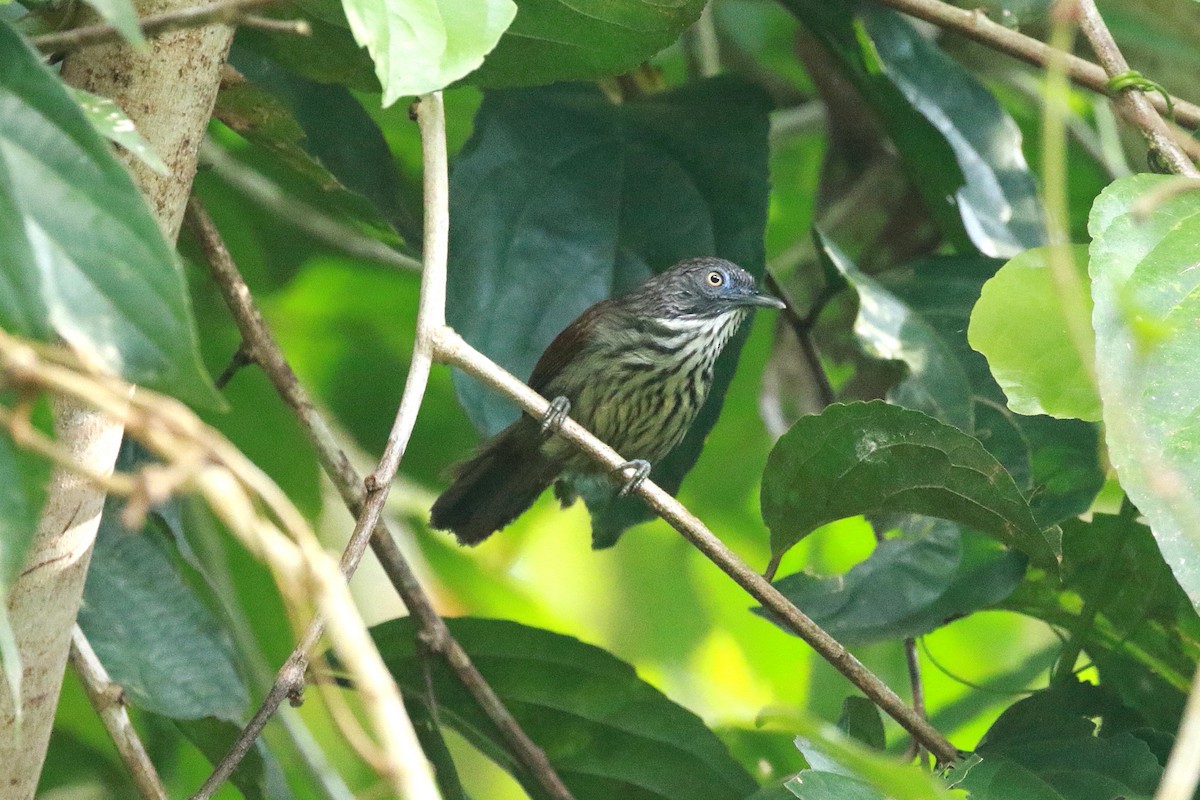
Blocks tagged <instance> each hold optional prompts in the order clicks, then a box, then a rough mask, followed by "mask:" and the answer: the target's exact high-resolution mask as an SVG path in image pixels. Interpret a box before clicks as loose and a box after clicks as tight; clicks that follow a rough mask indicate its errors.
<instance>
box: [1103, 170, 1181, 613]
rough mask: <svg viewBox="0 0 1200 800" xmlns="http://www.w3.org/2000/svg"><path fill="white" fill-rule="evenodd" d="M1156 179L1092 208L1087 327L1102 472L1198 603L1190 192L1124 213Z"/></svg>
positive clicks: (1116, 187) (1116, 190) (1109, 195)
mask: <svg viewBox="0 0 1200 800" xmlns="http://www.w3.org/2000/svg"><path fill="white" fill-rule="evenodd" d="M1168 180H1171V178H1168V177H1164V176H1149V175H1136V176H1132V177H1130V178H1124V179H1121V180H1117V181H1115V182H1113V183H1112V184H1111V185H1110V186H1109V187H1108V188H1107V189H1106V190H1105V191H1104V192H1103V193H1102V194H1101V195H1100V197H1099V198H1097V200H1096V202H1095V204H1094V205H1093V207H1092V217H1091V220H1090V222H1089V230H1090V232H1091V234H1092V247H1091V264H1090V272H1091V276H1092V298H1093V301H1094V302H1095V311H1094V314H1093V317H1092V322H1093V326H1094V328H1095V331H1096V372H1097V375H1098V379H1099V382H1100V397H1101V399H1102V400H1103V405H1104V423H1105V430H1106V433H1107V440H1108V448H1109V454H1110V457H1111V459H1112V463H1113V466H1114V467H1116V469H1117V474H1118V475H1119V477H1120V479H1121V485H1122V486H1123V487H1124V489H1125V491H1126V492H1127V493H1128V495H1129V497H1130V499H1132V500H1133V502H1134V504H1135V505H1136V506H1137V507H1138V508H1139V509H1140V510H1141V512H1142V513H1143V514H1145V515H1146V517H1147V518H1148V519H1149V520H1150V527H1151V529H1152V530H1153V531H1154V536H1155V538H1157V539H1158V544H1159V547H1161V548H1162V552H1163V556H1164V557H1165V558H1166V561H1167V563H1168V564H1170V565H1171V569H1172V570H1174V573H1175V579H1176V580H1177V581H1179V584H1180V585H1181V586H1182V587H1183V588H1184V590H1185V591H1186V592H1187V593H1188V596H1189V597H1191V598H1192V603H1193V604H1200V501H1197V498H1198V497H1200V416H1198V415H1197V412H1196V398H1197V397H1200V372H1197V370H1196V369H1195V358H1196V353H1197V352H1200V326H1197V324H1196V320H1197V319H1200V270H1197V269H1196V256H1195V242H1196V240H1197V237H1200V195H1197V193H1196V192H1184V193H1181V194H1177V195H1176V196H1174V197H1172V198H1169V199H1166V200H1164V201H1162V202H1160V203H1157V204H1155V205H1154V206H1153V208H1152V209H1150V210H1149V211H1148V213H1146V214H1141V213H1139V212H1138V211H1136V210H1135V208H1134V207H1135V204H1136V203H1137V202H1138V200H1139V199H1140V198H1142V197H1144V196H1145V194H1146V193H1147V192H1148V191H1151V190H1152V189H1154V188H1156V187H1159V186H1161V185H1163V183H1164V182H1165V181H1168Z"/></svg>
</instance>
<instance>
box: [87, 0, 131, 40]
mask: <svg viewBox="0 0 1200 800" xmlns="http://www.w3.org/2000/svg"><path fill="white" fill-rule="evenodd" d="M86 2H87V4H88V5H89V6H91V7H92V8H94V9H95V10H96V13H98V14H99V15H100V16H101V17H103V18H104V21H105V22H107V23H108V24H109V25H112V26H113V27H114V28H116V29H117V30H118V31H119V32H120V34H121V36H122V37H123V38H124V39H125V40H126V41H127V42H130V43H132V44H134V45H144V44H145V43H146V37H145V36H144V35H142V29H141V27H140V26H139V25H138V14H137V9H135V8H134V7H133V2H132V0H86Z"/></svg>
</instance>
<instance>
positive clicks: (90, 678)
mask: <svg viewBox="0 0 1200 800" xmlns="http://www.w3.org/2000/svg"><path fill="white" fill-rule="evenodd" d="M70 657H71V666H73V667H74V668H75V674H76V675H78V676H79V680H80V682H81V683H82V684H83V690H84V692H85V693H86V694H87V697H88V702H90V703H91V704H92V708H93V709H95V711H96V713H97V714H98V715H99V716H100V720H101V722H103V723H104V727H105V729H107V730H108V735H109V736H110V737H112V740H113V744H115V745H116V746H117V753H118V754H119V755H120V756H121V761H122V762H124V764H125V769H127V770H128V771H129V776H130V777H131V778H132V779H133V783H134V786H136V787H137V790H138V794H140V795H141V796H142V797H143V798H145V800H167V798H168V795H167V790H166V789H165V788H164V787H163V784H162V780H161V779H160V778H159V777H158V771H157V770H155V769H154V764H153V763H152V762H151V761H150V756H148V755H146V748H145V747H144V746H143V745H142V740H141V739H140V738H139V737H138V733H137V731H136V730H134V728H133V723H132V722H130V720H129V712H128V711H127V710H126V709H125V702H124V693H123V692H122V690H121V687H120V686H118V685H117V684H115V683H113V682H112V679H111V678H110V677H108V671H107V670H106V669H104V665H103V664H101V663H100V659H99V658H97V657H96V651H95V650H93V649H92V645H91V643H90V642H89V641H88V640H87V637H86V636H84V635H83V631H81V630H80V629H79V626H78V625H76V626H75V627H73V628H72V629H71V656H70Z"/></svg>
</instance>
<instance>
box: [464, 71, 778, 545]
mask: <svg viewBox="0 0 1200 800" xmlns="http://www.w3.org/2000/svg"><path fill="white" fill-rule="evenodd" d="M766 161H767V102H766V99H765V98H764V97H763V96H762V95H761V94H760V93H759V92H758V91H757V90H756V89H755V88H754V87H752V86H750V85H748V84H746V83H744V82H742V81H740V80H735V79H730V78H724V79H713V80H709V81H704V82H701V83H697V84H693V85H690V86H687V87H684V88H681V89H677V90H675V91H672V92H668V93H664V94H659V95H653V96H650V97H647V98H645V99H643V100H638V101H631V102H627V103H624V104H622V105H619V106H617V105H613V104H612V103H610V102H609V101H608V100H607V99H605V98H604V96H603V95H602V94H601V93H600V92H599V91H598V90H596V89H594V88H592V87H587V86H579V85H564V86H555V87H551V88H547V89H539V90H505V91H494V92H489V93H488V94H487V95H486V96H485V99H484V102H483V106H482V107H481V108H480V110H479V113H478V115H477V116H476V120H475V133H474V135H473V136H472V137H471V140H470V141H469V142H468V143H467V145H466V146H465V147H464V149H463V153H462V155H461V156H460V158H459V159H458V161H457V162H456V164H455V168H454V171H453V175H452V178H451V191H450V197H451V208H450V218H451V220H453V222H452V227H451V239H450V277H449V288H448V305H447V311H448V320H449V322H450V324H451V325H453V326H454V327H455V329H456V330H458V331H459V332H460V333H462V334H463V336H464V337H465V338H466V339H467V341H469V342H471V343H472V344H473V345H475V346H476V347H478V348H480V349H481V350H482V351H483V352H484V353H486V354H487V355H489V356H490V357H492V358H493V359H494V360H496V361H497V362H498V363H500V364H501V365H502V366H504V367H505V368H507V369H508V370H510V371H511V372H513V373H514V374H516V375H518V376H520V377H522V378H524V377H526V376H528V375H529V373H530V371H531V370H532V369H533V365H534V363H535V362H536V361H537V358H538V356H539V355H541V352H542V350H543V349H545V347H546V346H547V345H548V344H550V341H551V340H552V339H553V338H554V336H555V335H557V334H558V332H559V331H561V330H562V329H563V328H565V327H566V326H567V324H568V323H570V322H571V320H573V319H574V318H575V317H576V316H578V315H579V313H580V312H582V311H583V310H584V309H585V308H587V307H588V306H590V305H592V304H593V303H595V302H597V301H599V300H602V299H604V298H606V297H608V296H610V295H615V294H620V293H622V292H625V291H628V290H629V289H632V288H633V287H634V286H636V285H637V284H639V283H640V282H641V281H643V280H644V279H645V278H647V277H649V276H650V275H651V274H652V273H653V272H658V271H662V270H664V269H667V268H668V267H670V266H671V265H672V264H674V263H675V262H676V261H679V260H681V259H683V258H691V257H694V256H700V255H718V256H721V257H724V258H727V259H729V260H731V261H733V262H735V263H737V264H739V265H740V266H742V267H744V268H745V269H747V270H749V271H750V272H751V273H752V274H754V275H756V276H757V275H761V274H762V270H763V244H762V231H763V226H764V225H765V223H766V199H767V188H768V187H767V169H766ZM514 198H519V202H514ZM746 333H747V331H746V330H745V329H743V331H742V332H741V334H740V335H739V336H738V337H737V338H735V339H734V341H733V342H732V343H731V344H730V345H729V346H728V347H727V348H726V351H725V354H724V355H723V356H722V358H721V360H720V361H718V364H717V369H716V380H715V383H714V385H713V389H712V391H711V392H710V393H709V397H708V400H707V402H706V404H705V406H704V408H703V409H702V410H701V412H700V415H699V417H698V419H697V420H696V422H695V424H694V425H693V426H692V429H691V431H690V432H689V434H688V436H687V437H686V438H685V439H684V440H683V442H682V443H681V444H680V445H679V446H678V447H677V448H676V449H675V450H674V451H673V452H672V453H671V454H670V455H669V456H667V457H666V458H665V459H664V460H662V461H661V462H660V463H658V464H655V465H654V472H653V474H652V477H653V478H654V480H655V481H656V482H658V483H660V484H661V485H663V486H664V488H666V489H667V490H668V491H674V490H676V489H677V488H678V487H679V483H680V481H682V479H683V476H684V474H685V473H686V472H687V471H688V470H689V469H690V468H691V466H692V465H693V464H694V463H695V461H696V458H697V457H698V455H699V452H700V448H701V445H702V443H703V441H704V437H705V436H706V435H707V433H708V431H709V429H710V428H711V427H712V425H713V424H714V422H715V421H716V417H717V414H718V413H719V411H720V408H721V403H722V400H723V399H724V394H725V389H726V387H727V386H728V385H729V380H730V378H731V377H732V374H733V367H734V364H735V363H736V360H737V354H738V351H739V349H740V347H741V343H742V342H743V341H744V340H745V335H746ZM456 383H457V386H458V388H459V396H460V398H461V399H462V402H463V404H464V406H465V407H466V409H467V413H468V414H470V415H471V418H472V419H473V420H474V421H475V422H476V424H477V425H478V426H479V427H480V428H482V429H483V430H484V431H485V432H486V433H489V434H490V433H495V432H496V431H498V430H500V429H502V428H503V427H504V426H505V425H507V424H508V423H510V422H511V421H512V420H513V419H514V418H515V417H516V416H517V413H518V412H517V410H516V409H515V408H514V407H513V406H512V404H511V403H509V402H508V401H507V400H505V399H503V398H501V397H500V396H498V395H497V394H495V393H494V392H492V391H490V390H489V389H487V388H485V387H484V386H482V385H481V384H479V383H478V382H476V381H474V380H472V379H469V378H466V377H461V376H460V377H458V378H457V380H456ZM584 499H585V501H587V503H588V507H589V509H590V510H591V511H592V522H593V541H594V543H595V544H596V545H597V546H600V547H603V546H608V545H611V544H613V543H614V542H615V541H616V540H617V537H618V536H619V535H620V534H621V532H622V531H623V530H624V529H625V528H627V527H629V526H630V525H632V524H635V523H637V522H640V521H643V520H645V519H648V518H649V514H648V512H647V510H646V508H645V505H644V504H643V503H642V501H641V500H640V499H638V498H633V497H627V498H622V499H621V500H615V499H613V498H612V497H611V492H609V493H608V494H607V495H606V494H603V493H600V492H597V493H594V494H591V495H589V494H584Z"/></svg>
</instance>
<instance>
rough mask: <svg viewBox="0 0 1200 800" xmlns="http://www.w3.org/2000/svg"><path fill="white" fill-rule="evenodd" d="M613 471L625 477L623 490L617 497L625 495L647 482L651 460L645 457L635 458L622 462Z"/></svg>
mask: <svg viewBox="0 0 1200 800" xmlns="http://www.w3.org/2000/svg"><path fill="white" fill-rule="evenodd" d="M613 472H615V473H617V474H618V475H620V477H622V478H624V479H625V482H624V483H623V484H622V485H621V490H620V491H619V492H617V497H624V496H625V495H627V494H629V493H630V492H634V491H637V488H638V487H639V486H641V485H642V484H643V483H645V482H646V478H648V477H650V462H649V461H647V460H646V459H644V458H635V459H634V460H633V461H626V462H625V463H624V464H621V465H620V466H619V467H617V468H616V469H615V470H613Z"/></svg>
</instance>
